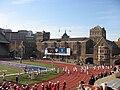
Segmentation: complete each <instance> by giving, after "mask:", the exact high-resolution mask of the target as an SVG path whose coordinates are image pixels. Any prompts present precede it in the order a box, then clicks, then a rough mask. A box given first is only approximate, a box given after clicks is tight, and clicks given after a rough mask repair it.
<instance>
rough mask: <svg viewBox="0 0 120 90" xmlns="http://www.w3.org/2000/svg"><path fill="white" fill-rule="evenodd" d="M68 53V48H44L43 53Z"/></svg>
mask: <svg viewBox="0 0 120 90" xmlns="http://www.w3.org/2000/svg"><path fill="white" fill-rule="evenodd" d="M53 54H54V55H70V48H65V47H60V48H46V49H45V55H53Z"/></svg>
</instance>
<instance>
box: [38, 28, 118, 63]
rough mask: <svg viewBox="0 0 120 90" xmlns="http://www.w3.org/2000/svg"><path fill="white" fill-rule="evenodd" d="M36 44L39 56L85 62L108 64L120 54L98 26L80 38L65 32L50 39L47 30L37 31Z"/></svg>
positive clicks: (104, 31)
mask: <svg viewBox="0 0 120 90" xmlns="http://www.w3.org/2000/svg"><path fill="white" fill-rule="evenodd" d="M36 45H37V50H38V51H39V52H40V53H39V55H40V56H41V57H43V56H47V57H50V58H54V59H55V60H60V59H64V60H68V61H69V60H73V61H78V62H84V63H86V64H87V63H91V64H93V63H94V64H105V65H109V64H112V63H113V56H114V55H118V54H120V51H119V47H118V45H117V44H116V43H115V42H114V41H110V40H107V39H106V30H105V28H101V27H100V26H96V27H94V28H92V29H90V35H89V37H80V38H70V36H68V35H67V33H66V32H65V33H64V34H63V36H62V37H61V38H57V39H50V33H49V32H45V31H44V32H38V33H36Z"/></svg>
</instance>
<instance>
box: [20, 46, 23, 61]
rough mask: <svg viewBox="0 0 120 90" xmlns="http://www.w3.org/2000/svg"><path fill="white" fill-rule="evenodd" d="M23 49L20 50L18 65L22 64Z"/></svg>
mask: <svg viewBox="0 0 120 90" xmlns="http://www.w3.org/2000/svg"><path fill="white" fill-rule="evenodd" d="M22 57H23V47H21V48H20V63H22Z"/></svg>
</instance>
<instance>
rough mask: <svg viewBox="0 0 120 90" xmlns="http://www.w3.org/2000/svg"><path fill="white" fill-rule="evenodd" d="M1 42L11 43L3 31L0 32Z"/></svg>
mask: <svg viewBox="0 0 120 90" xmlns="http://www.w3.org/2000/svg"><path fill="white" fill-rule="evenodd" d="M0 43H9V42H8V41H7V39H6V38H5V36H4V35H3V34H2V33H0Z"/></svg>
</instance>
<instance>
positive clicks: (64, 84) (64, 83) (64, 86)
mask: <svg viewBox="0 0 120 90" xmlns="http://www.w3.org/2000/svg"><path fill="white" fill-rule="evenodd" d="M65 88H66V81H65V80H64V82H63V90H65Z"/></svg>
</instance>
